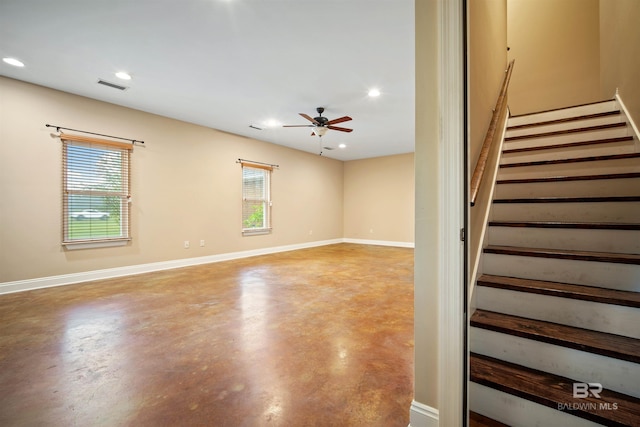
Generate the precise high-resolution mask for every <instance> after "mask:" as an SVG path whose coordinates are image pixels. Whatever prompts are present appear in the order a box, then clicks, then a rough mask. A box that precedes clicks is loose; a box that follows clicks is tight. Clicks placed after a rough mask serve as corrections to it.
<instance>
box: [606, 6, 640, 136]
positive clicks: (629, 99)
mask: <svg viewBox="0 0 640 427" xmlns="http://www.w3.org/2000/svg"><path fill="white" fill-rule="evenodd" d="M639 22H640V1H638V0H600V83H601V87H600V89H601V93H600V96H601V98H603V99H609V98H612V97H613V96H614V95H615V93H616V88H617V89H618V90H619V93H620V97H621V98H622V101H623V102H624V104H625V106H626V107H627V109H628V110H629V113H630V115H631V117H632V118H633V120H634V122H635V123H636V124H637V125H640V24H639Z"/></svg>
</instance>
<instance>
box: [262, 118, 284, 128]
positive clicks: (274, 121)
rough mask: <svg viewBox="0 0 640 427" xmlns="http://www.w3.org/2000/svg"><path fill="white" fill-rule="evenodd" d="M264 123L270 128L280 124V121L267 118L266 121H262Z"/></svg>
mask: <svg viewBox="0 0 640 427" xmlns="http://www.w3.org/2000/svg"><path fill="white" fill-rule="evenodd" d="M262 124H263V125H265V126H267V127H270V128H275V127H278V126H280V122H279V121H277V120H275V119H269V120H265V121H264V122H262Z"/></svg>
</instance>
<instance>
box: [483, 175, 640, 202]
mask: <svg viewBox="0 0 640 427" xmlns="http://www.w3.org/2000/svg"><path fill="white" fill-rule="evenodd" d="M637 195H640V178H623V179H598V180H584V181H558V182H532V183H522V184H520V183H518V184H498V185H496V189H495V193H494V197H495V198H497V199H512V198H522V197H587V196H637Z"/></svg>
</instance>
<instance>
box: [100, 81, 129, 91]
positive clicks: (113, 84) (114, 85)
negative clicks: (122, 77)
mask: <svg viewBox="0 0 640 427" xmlns="http://www.w3.org/2000/svg"><path fill="white" fill-rule="evenodd" d="M98 84H101V85H104V86H108V87H112V88H114V89H118V90H127V89H129V88H128V87H126V86H121V85H118V84H115V83H111V82H108V81H106V80H102V79H98Z"/></svg>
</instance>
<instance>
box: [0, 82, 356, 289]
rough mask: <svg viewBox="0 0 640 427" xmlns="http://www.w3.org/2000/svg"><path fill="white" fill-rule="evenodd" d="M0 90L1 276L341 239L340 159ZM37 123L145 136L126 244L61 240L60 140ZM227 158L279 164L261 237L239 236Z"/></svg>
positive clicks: (49, 94) (57, 96) (78, 101)
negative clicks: (75, 244) (69, 246)
mask: <svg viewBox="0 0 640 427" xmlns="http://www.w3.org/2000/svg"><path fill="white" fill-rule="evenodd" d="M0 95H1V96H0V98H1V99H2V113H1V114H0V193H1V194H2V198H1V200H0V218H1V221H0V254H1V256H0V282H9V281H16V280H22V279H30V278H39V277H48V276H54V275H61V274H69V273H74V272H83V271H91V270H97V269H105V268H112V267H121V266H129V265H137V264H145V263H152V262H160V261H167V260H176V259H182V258H194V257H200V256H207V255H215V254H221V253H229V252H235V251H243V250H250V249H259V248H268V247H274V246H282V245H289V244H301V243H306V242H311V241H321V240H328V239H336V238H342V237H343V186H344V181H343V162H341V161H337V160H331V159H328V158H326V157H319V156H317V155H314V154H309V153H304V152H301V151H296V150H292V149H289V148H284V147H280V146H277V145H273V144H268V143H264V142H259V141H256V140H252V139H249V138H244V137H240V136H236V135H231V134H226V133H223V132H219V131H216V130H212V129H208V128H205V127H201V126H196V125H192V124H188V123H185V122H180V121H177V120H171V119H167V118H164V117H160V116H157V115H152V114H147V113H144V112H140V111H135V110H131V109H127V108H123V107H118V106H115V105H112V104H107V103H104V102H99V101H95V100H91V99H87V98H82V97H79V96H75V95H71V94H67V93H63V92H59V91H55V90H51V89H46V88H43V87H39V86H35V85H31V84H26V83H23V82H19V81H16V80H11V79H7V78H0ZM46 123H50V124H55V125H61V126H68V127H72V128H76V129H83V130H89V131H94V132H98V133H106V134H111V135H118V136H125V137H129V138H135V139H139V140H144V141H146V144H145V147H146V148H142V147H136V148H135V150H134V153H133V157H132V193H133V202H132V236H133V241H132V242H131V244H130V245H128V246H125V247H115V248H100V249H87V250H74V251H66V250H64V249H63V248H62V247H61V245H60V241H61V239H60V236H61V218H60V212H61V194H60V189H61V166H60V165H61V161H60V159H61V147H60V141H59V140H58V139H53V138H51V137H50V135H49V134H50V132H51V129H50V128H46V127H45V124H46ZM238 158H246V159H250V160H257V161H262V162H268V163H276V164H279V165H280V168H279V169H277V170H275V171H274V173H273V181H272V190H273V191H272V192H273V227H274V231H273V233H272V234H270V235H265V236H251V237H242V235H241V232H240V227H241V223H240V213H241V202H240V201H241V175H240V166H239V165H238V164H236V159H238ZM310 231H312V232H313V234H310ZM201 239H204V240H205V241H206V246H205V247H199V245H198V244H197V243H198V242H199V241H200V240H201ZM184 240H190V241H191V248H190V249H184V248H183V241H184Z"/></svg>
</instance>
